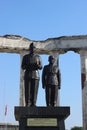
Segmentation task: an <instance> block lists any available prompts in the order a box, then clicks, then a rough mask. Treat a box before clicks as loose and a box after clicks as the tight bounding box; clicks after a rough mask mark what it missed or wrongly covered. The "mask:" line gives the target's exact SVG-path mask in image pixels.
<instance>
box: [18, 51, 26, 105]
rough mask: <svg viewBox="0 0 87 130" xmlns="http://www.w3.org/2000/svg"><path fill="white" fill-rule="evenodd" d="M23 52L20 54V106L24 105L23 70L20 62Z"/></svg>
mask: <svg viewBox="0 0 87 130" xmlns="http://www.w3.org/2000/svg"><path fill="white" fill-rule="evenodd" d="M23 56H24V53H21V54H20V99H19V102H20V103H19V104H20V106H25V96H24V71H23V70H22V69H21V63H22V59H23Z"/></svg>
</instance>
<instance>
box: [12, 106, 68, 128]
mask: <svg viewBox="0 0 87 130" xmlns="http://www.w3.org/2000/svg"><path fill="white" fill-rule="evenodd" d="M14 114H15V118H16V120H17V121H19V130H65V123H64V120H65V119H66V118H67V117H68V116H69V115H70V107H15V112H14ZM30 118H32V119H34V118H35V119H38V118H40V119H41V118H42V119H43V118H46V119H50V118H51V119H56V120H57V125H56V126H28V124H27V120H28V119H30Z"/></svg>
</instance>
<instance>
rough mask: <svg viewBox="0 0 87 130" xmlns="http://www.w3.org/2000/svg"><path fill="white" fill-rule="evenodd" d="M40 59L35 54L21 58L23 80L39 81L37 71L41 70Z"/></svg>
mask: <svg viewBox="0 0 87 130" xmlns="http://www.w3.org/2000/svg"><path fill="white" fill-rule="evenodd" d="M41 68H42V65H41V59H40V56H39V55H36V54H33V55H31V54H27V55H25V56H24V57H23V60H22V69H24V70H25V75H24V79H25V80H28V79H39V78H40V76H39V71H38V69H41Z"/></svg>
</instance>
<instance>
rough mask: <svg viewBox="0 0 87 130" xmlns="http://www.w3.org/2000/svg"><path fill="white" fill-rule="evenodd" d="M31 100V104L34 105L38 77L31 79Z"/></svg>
mask: <svg viewBox="0 0 87 130" xmlns="http://www.w3.org/2000/svg"><path fill="white" fill-rule="evenodd" d="M31 86H32V88H31V95H32V96H31V101H32V106H33V105H36V101H37V94H38V87H39V80H38V79H32V82H31Z"/></svg>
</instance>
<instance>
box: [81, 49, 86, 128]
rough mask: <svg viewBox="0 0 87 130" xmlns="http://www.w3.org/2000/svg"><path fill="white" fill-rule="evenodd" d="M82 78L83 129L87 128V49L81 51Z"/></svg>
mask: <svg viewBox="0 0 87 130" xmlns="http://www.w3.org/2000/svg"><path fill="white" fill-rule="evenodd" d="M80 57H81V80H82V111H83V129H84V130H87V51H80Z"/></svg>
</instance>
